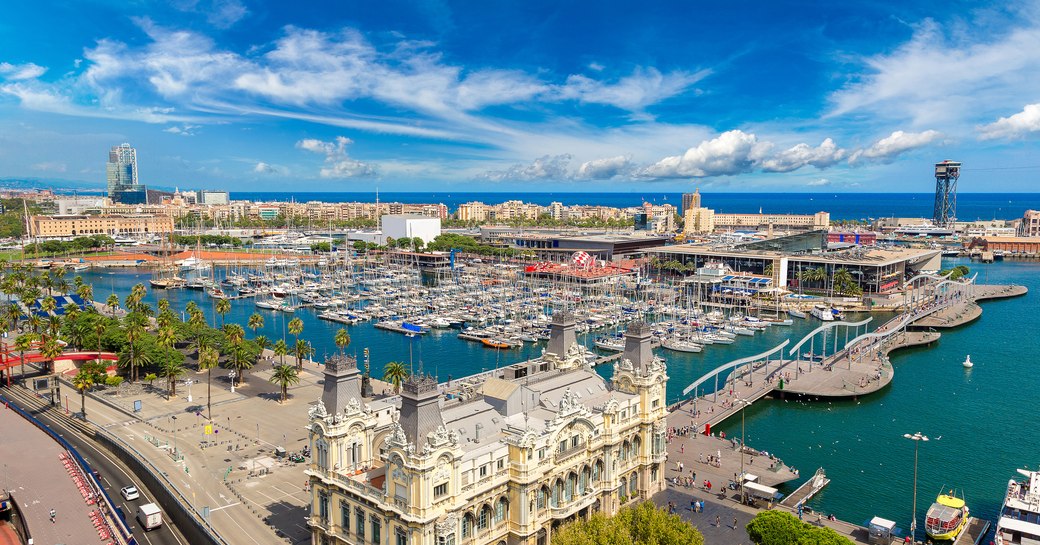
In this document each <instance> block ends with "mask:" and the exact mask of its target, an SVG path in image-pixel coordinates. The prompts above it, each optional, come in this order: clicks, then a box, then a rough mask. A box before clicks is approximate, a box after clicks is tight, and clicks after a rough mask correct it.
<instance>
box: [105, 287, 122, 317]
mask: <svg viewBox="0 0 1040 545" xmlns="http://www.w3.org/2000/svg"><path fill="white" fill-rule="evenodd" d="M105 306H107V307H108V310H109V311H110V312H111V313H112V317H113V318H115V317H116V311H117V310H119V296H118V295H116V294H114V293H113V294H112V295H109V296H108V299H105Z"/></svg>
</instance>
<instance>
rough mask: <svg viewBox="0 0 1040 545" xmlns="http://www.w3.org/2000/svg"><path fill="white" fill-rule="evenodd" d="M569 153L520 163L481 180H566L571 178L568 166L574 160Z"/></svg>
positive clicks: (486, 173) (487, 173)
mask: <svg viewBox="0 0 1040 545" xmlns="http://www.w3.org/2000/svg"><path fill="white" fill-rule="evenodd" d="M573 158H574V156H572V155H571V154H569V153H564V154H561V155H544V156H542V157H539V158H537V159H535V160H534V161H533V162H531V163H528V164H523V163H518V164H515V165H513V166H511V167H509V168H508V169H506V170H491V171H487V172H485V173H484V174H483V175H482V176H481V178H483V179H485V180H490V181H493V182H500V181H504V180H532V181H534V180H566V179H569V178H570V174H569V173H568V170H567V166H568V165H569V164H570V162H571V159H573Z"/></svg>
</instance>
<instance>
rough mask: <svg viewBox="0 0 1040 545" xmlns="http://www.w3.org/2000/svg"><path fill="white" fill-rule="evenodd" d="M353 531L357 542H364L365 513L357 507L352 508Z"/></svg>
mask: <svg viewBox="0 0 1040 545" xmlns="http://www.w3.org/2000/svg"><path fill="white" fill-rule="evenodd" d="M354 522H355V526H354V530H355V531H356V532H357V536H358V541H359V542H360V541H364V540H365V512H364V511H362V510H361V509H358V508H357V507H355V508H354Z"/></svg>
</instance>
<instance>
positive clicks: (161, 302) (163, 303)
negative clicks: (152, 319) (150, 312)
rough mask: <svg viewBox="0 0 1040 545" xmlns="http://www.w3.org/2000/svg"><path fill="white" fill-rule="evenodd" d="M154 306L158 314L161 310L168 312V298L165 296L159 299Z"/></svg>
mask: <svg viewBox="0 0 1040 545" xmlns="http://www.w3.org/2000/svg"><path fill="white" fill-rule="evenodd" d="M156 308H158V309H159V314H162V313H163V312H169V310H170V300H169V299H167V298H165V297H163V298H162V299H159V303H158V304H157V305H156Z"/></svg>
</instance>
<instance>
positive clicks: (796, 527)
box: [747, 511, 852, 545]
mask: <svg viewBox="0 0 1040 545" xmlns="http://www.w3.org/2000/svg"><path fill="white" fill-rule="evenodd" d="M747 533H748V537H749V538H750V539H751V542H752V543H754V544H755V545H791V544H796V545H810V544H812V545H852V541H851V540H849V539H848V538H846V537H845V536H843V535H841V534H839V533H837V532H835V531H834V530H832V529H830V528H827V527H824V526H814V525H812V524H808V523H805V522H802V521H800V520H798V518H797V517H795V516H794V515H792V514H790V513H786V512H783V511H762V512H761V513H759V514H758V515H756V516H755V518H753V519H751V522H749V523H748V525H747Z"/></svg>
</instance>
